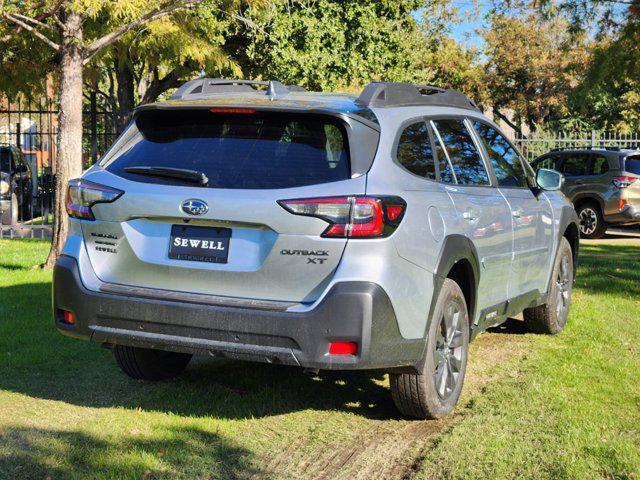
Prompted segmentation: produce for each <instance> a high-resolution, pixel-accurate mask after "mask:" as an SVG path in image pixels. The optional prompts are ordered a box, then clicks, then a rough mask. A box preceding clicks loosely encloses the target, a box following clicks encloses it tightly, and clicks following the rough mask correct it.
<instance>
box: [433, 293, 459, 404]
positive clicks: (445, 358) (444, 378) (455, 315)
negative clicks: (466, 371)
mask: <svg viewBox="0 0 640 480" xmlns="http://www.w3.org/2000/svg"><path fill="white" fill-rule="evenodd" d="M460 302H461V301H460V299H458V298H451V299H449V301H448V302H447V304H446V305H445V308H444V311H443V314H442V318H441V319H440V324H439V326H438V329H437V332H436V346H435V349H434V363H435V366H436V368H435V372H434V374H433V380H434V383H435V387H436V391H437V392H438V396H439V397H440V398H441V399H442V400H445V399H447V398H448V397H449V396H451V394H452V393H453V391H454V390H455V389H456V386H457V384H458V381H459V379H460V369H461V368H462V358H463V354H464V352H463V349H464V335H463V333H462V330H461V326H462V325H464V322H462V321H461V317H462V315H463V310H462V308H461V304H460Z"/></svg>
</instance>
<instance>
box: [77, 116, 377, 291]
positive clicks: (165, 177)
mask: <svg viewBox="0 0 640 480" xmlns="http://www.w3.org/2000/svg"><path fill="white" fill-rule="evenodd" d="M351 137H352V132H351V131H349V125H348V124H347V123H345V122H343V121H342V120H341V119H340V118H337V117H334V116H328V115H319V114H303V113H282V112H280V113H276V112H259V111H254V110H248V109H235V108H233V109H230V108H212V109H189V110H185V109H157V110H147V111H142V112H139V114H138V115H137V117H136V119H135V120H134V122H133V123H132V125H131V126H130V127H129V130H128V131H126V132H125V133H124V134H123V135H122V136H121V138H120V139H119V140H118V141H117V142H116V144H115V145H114V146H113V147H112V149H111V150H110V151H109V152H108V153H107V155H106V156H105V158H104V159H103V160H102V161H101V162H100V165H98V166H96V167H94V168H92V169H91V170H90V171H89V172H88V173H87V174H86V175H85V176H84V179H85V180H88V181H90V182H95V183H98V184H101V185H107V186H109V187H113V188H116V189H119V190H121V191H122V192H123V193H122V195H121V196H120V197H119V198H117V200H115V201H113V202H111V203H99V204H96V205H94V206H93V207H92V209H91V210H92V214H93V216H94V217H95V220H94V221H84V222H82V231H83V235H84V239H85V243H86V248H87V251H88V255H89V258H90V261H91V264H92V266H93V269H94V270H95V273H96V275H97V276H98V278H99V279H100V280H101V281H103V282H105V283H107V284H109V285H107V287H109V286H111V287H113V286H129V287H136V288H140V289H143V290H144V289H160V290H169V291H178V292H187V293H195V294H208V295H217V296H226V297H239V298H243V299H257V300H271V301H283V302H312V301H314V300H316V299H317V298H318V296H319V295H320V293H321V292H322V290H323V289H324V288H325V287H326V285H327V284H328V282H329V281H330V280H331V278H332V275H333V272H334V271H335V269H336V268H337V266H338V264H339V262H340V259H341V256H342V253H343V251H344V248H345V245H346V241H347V240H346V239H344V238H322V237H321V234H322V232H323V231H324V230H325V229H326V228H327V222H326V221H324V220H322V219H320V218H313V217H308V216H301V215H293V214H291V213H290V212H289V211H287V210H286V209H285V208H283V207H282V206H280V205H279V204H278V201H279V200H286V199H297V198H308V197H327V196H344V195H357V194H364V193H365V179H366V176H365V175H358V176H355V178H352V169H351V166H350V163H351V162H350V158H351V155H352V151H353V149H354V147H353V146H352V145H350V143H349V138H351ZM375 138H376V141H377V136H376V137H375ZM176 168H177V169H184V170H188V171H189V172H188V174H181V172H177V173H176V171H175V169H176ZM162 169H165V170H162ZM167 172H168V173H167ZM194 172H195V173H194ZM174 174H176V175H174ZM185 175H186V177H188V178H174V176H183V177H184V176H185ZM194 175H195V176H194ZM198 175H202V176H201V177H198ZM199 178H200V179H202V178H204V179H205V180H206V181H205V180H199Z"/></svg>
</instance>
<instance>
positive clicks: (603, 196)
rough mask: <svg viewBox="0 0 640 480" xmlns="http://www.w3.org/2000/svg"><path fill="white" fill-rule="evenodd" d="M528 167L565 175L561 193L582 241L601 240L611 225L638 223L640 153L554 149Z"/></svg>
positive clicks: (639, 215)
mask: <svg viewBox="0 0 640 480" xmlns="http://www.w3.org/2000/svg"><path fill="white" fill-rule="evenodd" d="M531 165H532V166H533V168H534V169H535V170H537V169H539V168H551V169H554V170H557V171H559V172H562V173H563V174H564V176H565V179H566V180H565V183H564V187H563V188H562V191H563V192H564V193H565V195H566V196H567V197H568V198H569V200H571V202H572V203H573V205H574V206H575V209H576V212H578V218H579V219H580V235H581V236H582V237H583V238H602V237H603V236H604V234H605V232H606V231H607V227H609V226H613V225H615V226H624V225H638V224H640V181H639V180H640V150H621V149H620V148H612V147H591V148H582V149H574V148H570V149H555V150H552V151H551V152H549V153H547V154H545V155H542V156H541V157H539V158H536V159H535V160H534V161H533V162H531Z"/></svg>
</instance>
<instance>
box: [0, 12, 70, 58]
mask: <svg viewBox="0 0 640 480" xmlns="http://www.w3.org/2000/svg"><path fill="white" fill-rule="evenodd" d="M2 16H3V17H5V18H6V19H8V20H10V21H11V22H13V23H15V24H16V25H18V26H19V27H21V28H24V29H25V30H27V31H28V32H30V33H32V34H33V35H34V36H36V37H37V38H39V39H40V40H42V41H43V42H44V43H46V44H47V45H49V46H50V47H51V48H53V49H54V50H56V51H58V50H60V45H58V44H57V43H56V42H54V41H53V40H50V39H49V38H48V37H47V36H45V35H43V34H42V33H40V32H39V31H38V30H36V29H35V28H33V27H32V26H31V25H29V24H28V23H25V22H23V21H22V20H20V19H19V18H17V17H15V16H14V15H12V14H10V13H2ZM9 38H11V37H10V36H8V38H7V39H9ZM3 41H4V38H3Z"/></svg>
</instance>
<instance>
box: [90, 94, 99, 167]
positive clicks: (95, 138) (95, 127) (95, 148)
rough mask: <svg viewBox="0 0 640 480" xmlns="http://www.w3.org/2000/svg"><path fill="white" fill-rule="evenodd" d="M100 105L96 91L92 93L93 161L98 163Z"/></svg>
mask: <svg viewBox="0 0 640 480" xmlns="http://www.w3.org/2000/svg"><path fill="white" fill-rule="evenodd" d="M97 110H98V105H97V101H96V91H95V90H93V91H92V92H91V161H92V163H96V162H97V161H98V113H97Z"/></svg>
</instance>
